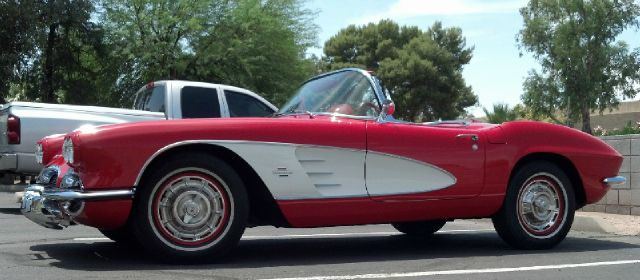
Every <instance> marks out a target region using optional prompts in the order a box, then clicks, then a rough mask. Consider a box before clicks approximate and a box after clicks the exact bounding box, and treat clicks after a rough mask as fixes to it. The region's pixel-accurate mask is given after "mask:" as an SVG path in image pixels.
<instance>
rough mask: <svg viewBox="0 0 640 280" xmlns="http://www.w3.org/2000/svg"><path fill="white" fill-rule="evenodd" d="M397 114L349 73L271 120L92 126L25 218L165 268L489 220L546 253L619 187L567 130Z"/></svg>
mask: <svg viewBox="0 0 640 280" xmlns="http://www.w3.org/2000/svg"><path fill="white" fill-rule="evenodd" d="M394 110H395V108H394V104H393V102H391V100H390V99H389V96H388V94H387V93H386V92H385V90H384V89H383V87H382V86H381V85H380V83H379V81H378V80H377V79H376V78H375V77H373V76H371V75H370V73H368V72H366V71H363V70H358V69H343V70H339V71H335V72H331V73H327V74H323V75H320V76H317V77H315V78H312V79H310V80H308V81H307V82H305V83H304V84H303V85H302V86H301V88H300V89H299V91H298V92H297V94H296V95H295V96H293V98H292V99H291V100H290V101H289V102H288V103H287V104H286V105H285V106H283V107H282V109H281V110H280V111H279V113H277V114H276V115H275V116H274V117H272V118H235V119H197V120H175V121H174V120H172V121H160V122H145V123H127V124H120V125H107V126H101V127H87V128H84V129H80V130H77V131H74V132H72V133H69V134H67V135H66V136H65V137H64V139H63V143H62V155H61V156H60V155H58V156H51V155H50V154H51V153H49V156H48V157H47V159H45V162H46V161H49V164H48V165H47V167H46V168H45V169H43V171H42V172H41V174H40V176H39V177H38V180H37V182H36V184H33V185H31V186H30V187H29V188H28V189H27V191H26V193H25V196H24V199H23V203H22V212H23V213H24V215H25V216H26V217H27V218H29V219H31V220H33V221H35V222H36V223H38V224H40V225H42V226H45V227H48V228H56V229H61V228H63V227H65V226H68V225H72V224H76V223H78V224H84V225H88V226H92V227H96V228H98V229H100V230H101V231H102V232H103V233H104V234H105V235H106V236H107V237H110V238H111V239H113V240H116V241H118V242H127V241H133V242H139V243H140V244H141V245H142V246H143V247H144V248H145V249H146V250H148V251H150V252H151V253H152V255H153V256H157V257H159V258H161V259H163V260H168V261H176V260H179V261H189V260H203V259H206V260H210V259H215V258H220V257H222V256H224V254H225V253H227V252H229V251H230V250H231V249H232V248H233V247H234V246H235V245H236V244H237V243H238V241H239V239H240V237H241V236H242V234H243V232H244V230H245V228H246V227H249V226H257V225H273V226H278V227H328V226H339V225H359V224H380V223H390V224H392V225H393V226H394V227H395V228H396V229H397V230H398V231H400V232H403V233H406V234H411V235H424V236H428V235H430V234H433V233H434V232H436V231H438V230H439V229H440V228H442V227H443V226H444V225H445V223H446V222H447V221H452V220H454V219H472V218H486V217H490V218H491V219H492V220H493V223H494V226H495V229H496V231H497V232H498V234H499V236H500V237H501V238H502V239H503V240H504V241H505V242H507V243H508V244H510V245H512V246H513V247H516V248H522V249H544V248H550V247H553V246H555V245H556V244H558V243H559V242H560V241H562V240H563V239H564V238H565V236H566V235H567V232H568V231H569V229H570V228H571V224H572V222H573V217H574V211H575V210H576V209H578V208H581V207H583V206H584V205H586V204H589V203H594V202H596V201H598V200H600V199H601V198H602V197H603V196H604V195H605V194H606V192H607V191H608V189H609V188H610V187H611V186H612V185H615V184H621V183H624V181H625V178H624V177H620V176H617V174H618V171H619V168H620V165H621V163H622V157H621V156H620V154H618V153H617V152H616V151H615V150H614V149H612V148H611V147H609V146H608V145H607V144H605V143H604V142H603V141H601V140H599V139H598V138H595V137H592V136H590V135H587V134H585V133H582V132H580V131H577V130H574V129H571V128H567V127H563V126H558V125H553V124H547V123H541V122H531V121H517V122H507V123H503V124H501V125H493V124H486V123H478V122H469V121H444V122H442V121H441V122H431V123H409V122H404V121H398V120H395V119H394V118H393V117H392V114H393V112H394ZM60 139H61V138H60ZM45 140H46V139H45ZM60 141H62V140H58V141H51V142H52V143H57V144H54V145H53V146H55V145H58V146H59V145H60ZM44 142H45V144H46V142H47V141H44ZM43 149H45V150H46V149H47V147H46V145H45V146H44V147H43ZM44 154H47V153H46V152H45V153H44Z"/></svg>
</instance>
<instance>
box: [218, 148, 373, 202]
mask: <svg viewBox="0 0 640 280" xmlns="http://www.w3.org/2000/svg"><path fill="white" fill-rule="evenodd" d="M211 142H212V143H215V144H217V145H220V146H224V147H226V148H228V149H230V150H232V151H234V152H235V153H237V154H238V155H239V156H240V157H242V158H243V159H244V160H245V161H247V163H249V165H251V167H253V169H254V170H255V171H256V173H258V176H260V178H262V181H263V182H264V183H265V184H266V185H267V187H268V188H269V190H270V191H271V194H272V195H273V197H274V198H275V199H278V200H292V199H319V198H339V197H366V196H368V194H367V190H366V188H365V183H364V161H365V151H362V150H350V149H341V148H334V147H318V146H305V145H297V144H287V143H265V142H234V141H211ZM211 142H210V143H211Z"/></svg>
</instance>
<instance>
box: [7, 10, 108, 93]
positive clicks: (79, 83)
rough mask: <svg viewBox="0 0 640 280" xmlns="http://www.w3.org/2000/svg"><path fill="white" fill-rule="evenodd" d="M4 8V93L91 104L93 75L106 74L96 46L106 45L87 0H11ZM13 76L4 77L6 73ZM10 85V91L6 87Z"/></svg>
mask: <svg viewBox="0 0 640 280" xmlns="http://www.w3.org/2000/svg"><path fill="white" fill-rule="evenodd" d="M0 5H2V6H3V7H2V9H0V10H2V12H3V13H6V14H7V17H4V15H3V17H2V20H3V21H4V20H7V21H10V22H9V26H10V27H9V28H8V30H9V32H7V33H6V34H4V35H6V36H7V37H9V38H8V40H7V42H8V44H7V45H6V46H7V47H8V48H9V49H11V48H12V49H13V51H9V52H7V55H6V56H5V55H4V51H3V56H2V57H3V58H8V59H6V60H5V59H2V60H3V62H4V61H6V64H5V63H2V64H3V69H9V71H6V70H5V71H2V72H3V73H4V75H3V76H4V77H5V78H6V79H3V82H4V85H5V86H4V89H5V90H4V92H3V94H8V95H10V97H11V98H12V99H16V98H17V99H20V100H25V101H43V102H67V103H79V104H87V103H93V102H94V100H93V99H92V98H91V97H93V96H95V95H97V92H98V90H97V88H96V86H95V82H94V79H95V78H96V77H102V75H100V73H98V71H99V69H100V67H98V66H99V65H96V64H95V63H91V61H93V60H96V56H97V54H96V48H100V47H101V46H102V41H101V36H102V35H101V34H102V33H101V30H100V27H99V26H98V25H97V24H95V23H93V22H91V14H92V13H93V11H94V6H93V2H91V1H89V0H75V1H70V0H67V1H64V0H48V1H7V2H3V3H1V4H0ZM7 72H9V73H10V74H9V75H8V76H6V73H7ZM7 84H8V85H9V87H8V90H7V86H6V85H7Z"/></svg>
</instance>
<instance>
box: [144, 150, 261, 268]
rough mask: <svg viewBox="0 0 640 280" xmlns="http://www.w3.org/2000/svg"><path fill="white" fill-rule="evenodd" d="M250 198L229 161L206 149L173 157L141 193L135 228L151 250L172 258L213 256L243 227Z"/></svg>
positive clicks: (231, 242) (224, 250)
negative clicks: (202, 152)
mask: <svg viewBox="0 0 640 280" xmlns="http://www.w3.org/2000/svg"><path fill="white" fill-rule="evenodd" d="M248 214H249V202H248V198H247V193H246V190H245V187H244V185H243V183H242V180H241V179H240V177H239V176H238V174H237V173H236V172H235V170H234V169H233V168H232V167H231V166H230V165H229V164H227V163H226V162H224V161H222V160H220V159H218V158H216V157H213V156H208V155H204V154H199V153H183V154H180V155H179V156H174V157H171V158H168V159H167V160H166V161H165V163H164V164H162V165H161V166H159V167H158V168H157V170H155V171H154V173H153V174H151V176H150V177H148V178H146V179H145V180H144V182H143V183H142V184H141V188H140V189H139V192H138V193H137V194H136V200H135V203H134V212H133V215H132V218H133V228H134V232H135V234H136V236H137V238H138V240H139V242H140V243H141V245H142V246H143V247H144V248H145V249H146V250H147V251H149V252H151V254H152V256H154V257H156V258H158V259H159V260H161V261H165V262H170V263H193V262H211V261H214V260H217V259H220V258H221V257H223V256H224V255H225V254H227V253H228V252H229V251H230V250H231V249H233V248H234V247H235V246H236V245H237V243H238V241H239V240H240V237H241V236H242V234H243V233H244V230H245V226H246V223H247V217H248Z"/></svg>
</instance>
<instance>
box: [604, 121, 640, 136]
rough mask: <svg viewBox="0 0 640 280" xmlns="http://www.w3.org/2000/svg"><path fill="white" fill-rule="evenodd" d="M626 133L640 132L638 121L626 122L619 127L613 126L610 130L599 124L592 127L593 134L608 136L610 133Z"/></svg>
mask: <svg viewBox="0 0 640 280" xmlns="http://www.w3.org/2000/svg"><path fill="white" fill-rule="evenodd" d="M627 134H640V122H635V123H634V122H631V121H629V122H627V124H626V125H625V126H624V127H623V128H621V129H619V128H614V129H612V130H607V129H605V128H602V127H601V126H597V127H596V128H595V129H593V135H595V136H610V135H627Z"/></svg>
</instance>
